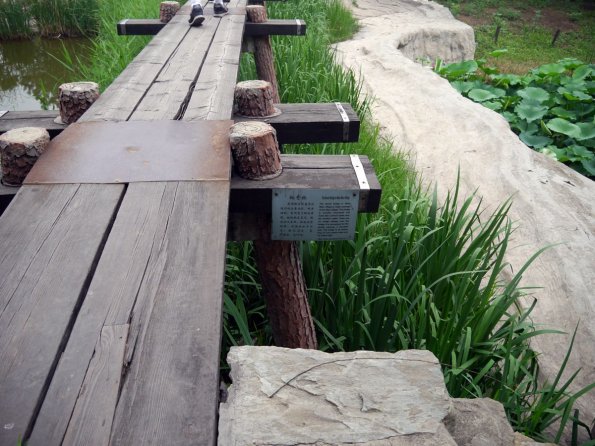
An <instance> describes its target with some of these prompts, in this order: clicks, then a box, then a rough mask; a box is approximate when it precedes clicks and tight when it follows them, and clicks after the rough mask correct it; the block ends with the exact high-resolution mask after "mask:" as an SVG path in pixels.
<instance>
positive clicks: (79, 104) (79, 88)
mask: <svg viewBox="0 0 595 446" xmlns="http://www.w3.org/2000/svg"><path fill="white" fill-rule="evenodd" d="M98 97H99V85H97V84H96V83H95V82H70V83H67V84H62V85H60V120H61V123H62V124H72V123H73V122H76V121H77V120H78V118H80V117H81V116H82V114H83V113H85V112H86V111H87V110H88V109H89V107H91V105H92V104H93V102H95V101H96V100H97V98H98Z"/></svg>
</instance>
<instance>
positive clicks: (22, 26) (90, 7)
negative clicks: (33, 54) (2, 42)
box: [0, 0, 99, 39]
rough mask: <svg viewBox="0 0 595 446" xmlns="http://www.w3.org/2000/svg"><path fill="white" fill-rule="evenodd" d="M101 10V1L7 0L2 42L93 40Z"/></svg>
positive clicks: (0, 6) (2, 7) (0, 22)
mask: <svg viewBox="0 0 595 446" xmlns="http://www.w3.org/2000/svg"><path fill="white" fill-rule="evenodd" d="M98 10H99V4H98V0H32V1H24V0H6V1H4V2H0V13H1V17H2V18H1V19H0V39H18V38H23V37H30V36H33V35H41V36H52V37H57V36H60V37H63V36H91V35H94V34H95V33H96V32H97V26H98Z"/></svg>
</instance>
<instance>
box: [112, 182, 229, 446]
mask: <svg viewBox="0 0 595 446" xmlns="http://www.w3.org/2000/svg"><path fill="white" fill-rule="evenodd" d="M228 196H229V183H227V182H221V181H219V182H204V183H178V187H177V190H176V195H175V199H174V202H173V207H172V210H171V215H170V216H169V219H168V224H167V228H166V232H165V235H164V237H163V239H162V240H160V241H157V243H159V246H158V247H156V248H158V249H157V252H156V253H155V255H154V256H152V257H151V259H150V261H149V263H148V265H147V269H146V277H145V280H144V282H143V284H142V286H141V289H140V291H139V294H138V297H137V301H138V303H137V307H138V306H139V305H142V307H141V308H139V309H138V310H137V309H135V311H134V314H133V318H132V322H131V335H130V339H129V342H128V352H127V359H128V360H130V361H131V363H130V365H129V368H128V372H127V374H126V376H125V381H124V385H123V389H122V395H121V397H120V401H119V403H118V408H117V411H116V417H115V420H114V428H113V433H112V444H114V445H119V444H121V445H144V444H168V445H187V444H201V445H202V444H204V445H211V444H215V432H216V412H217V402H218V386H219V383H218V376H219V370H218V368H219V349H220V341H221V314H222V296H223V276H224V262H225V240H226V226H227V204H228ZM141 302H142V304H141ZM134 336H136V337H134Z"/></svg>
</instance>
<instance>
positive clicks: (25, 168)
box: [0, 127, 50, 186]
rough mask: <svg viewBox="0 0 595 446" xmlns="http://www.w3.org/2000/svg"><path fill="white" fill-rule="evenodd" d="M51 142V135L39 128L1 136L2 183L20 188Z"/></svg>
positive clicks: (18, 130)
mask: <svg viewBox="0 0 595 446" xmlns="http://www.w3.org/2000/svg"><path fill="white" fill-rule="evenodd" d="M49 142H50V135H49V133H48V132H47V131H46V130H45V129H42V128H39V127H23V128H20V129H14V130H9V131H8V132H6V133H4V134H3V135H1V136H0V157H1V158H2V183H3V184H5V185H7V186H20V185H21V184H22V183H23V180H24V179H25V177H26V176H27V174H28V173H29V171H30V170H31V168H32V167H33V164H35V161H37V158H39V155H41V154H42V153H43V152H44V151H45V149H46V147H47V146H48V144H49Z"/></svg>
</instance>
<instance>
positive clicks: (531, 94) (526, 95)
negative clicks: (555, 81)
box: [517, 87, 550, 102]
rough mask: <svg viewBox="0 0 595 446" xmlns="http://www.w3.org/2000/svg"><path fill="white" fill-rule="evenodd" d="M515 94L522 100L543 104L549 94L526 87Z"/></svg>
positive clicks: (539, 89)
mask: <svg viewBox="0 0 595 446" xmlns="http://www.w3.org/2000/svg"><path fill="white" fill-rule="evenodd" d="M517 94H518V95H519V96H520V97H522V98H523V99H533V100H534V101H538V102H545V101H547V100H548V99H549V98H550V94H549V93H548V92H547V91H545V90H544V89H543V88H536V87H527V88H524V89H522V90H519V91H517Z"/></svg>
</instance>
